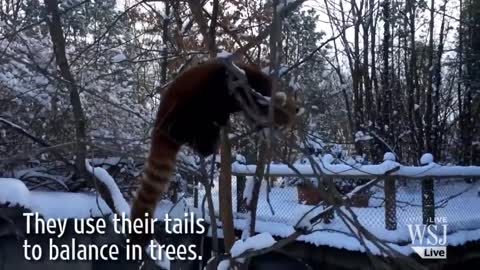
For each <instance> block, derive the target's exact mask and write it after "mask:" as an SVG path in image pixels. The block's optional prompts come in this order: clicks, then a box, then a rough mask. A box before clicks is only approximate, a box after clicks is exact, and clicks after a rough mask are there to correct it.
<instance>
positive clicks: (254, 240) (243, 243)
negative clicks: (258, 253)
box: [230, 232, 277, 258]
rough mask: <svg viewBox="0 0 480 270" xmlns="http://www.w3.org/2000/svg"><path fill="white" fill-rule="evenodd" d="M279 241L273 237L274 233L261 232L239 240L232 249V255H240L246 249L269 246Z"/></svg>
mask: <svg viewBox="0 0 480 270" xmlns="http://www.w3.org/2000/svg"><path fill="white" fill-rule="evenodd" d="M276 242H277V241H275V239H273V237H272V235H271V234H270V233H268V232H264V233H260V234H257V235H255V236H252V237H249V238H247V239H245V240H242V239H239V240H237V241H236V242H235V243H234V244H233V246H232V249H231V250H230V254H231V255H232V257H234V258H235V257H238V256H240V255H242V253H244V252H245V251H250V250H259V249H263V248H267V247H270V246H272V245H273V244H275V243H276Z"/></svg>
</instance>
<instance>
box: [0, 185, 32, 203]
mask: <svg viewBox="0 0 480 270" xmlns="http://www.w3.org/2000/svg"><path fill="white" fill-rule="evenodd" d="M0 186H1V187H2V188H1V189H0V204H6V203H10V205H11V206H12V205H18V206H23V207H25V208H28V207H29V206H30V194H29V191H28V188H27V187H26V186H25V184H24V183H23V182H22V181H20V180H18V179H14V178H0Z"/></svg>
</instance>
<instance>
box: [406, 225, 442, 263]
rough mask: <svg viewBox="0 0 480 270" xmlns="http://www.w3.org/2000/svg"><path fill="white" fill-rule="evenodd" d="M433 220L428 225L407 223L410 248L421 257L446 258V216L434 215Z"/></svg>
mask: <svg viewBox="0 0 480 270" xmlns="http://www.w3.org/2000/svg"><path fill="white" fill-rule="evenodd" d="M434 221H435V224H430V225H427V224H407V226H408V231H409V233H410V239H411V240H412V249H413V250H414V251H415V252H416V253H417V254H418V255H419V256H420V257H421V258H422V259H446V258H447V224H446V223H447V218H445V217H436V218H435V220H434ZM431 223H433V222H431Z"/></svg>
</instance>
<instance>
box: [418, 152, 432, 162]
mask: <svg viewBox="0 0 480 270" xmlns="http://www.w3.org/2000/svg"><path fill="white" fill-rule="evenodd" d="M430 163H433V155H432V154H430V153H426V154H423V155H422V157H421V158H420V164H422V165H428V164H430Z"/></svg>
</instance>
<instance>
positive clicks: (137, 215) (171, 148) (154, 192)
mask: <svg viewBox="0 0 480 270" xmlns="http://www.w3.org/2000/svg"><path fill="white" fill-rule="evenodd" d="M179 150H180V145H179V144H178V143H176V142H175V141H173V140H172V139H171V138H170V137H168V136H167V135H163V134H155V135H154V136H153V138H152V144H151V149H150V154H149V156H148V159H147V162H146V164H145V169H144V172H143V175H142V177H141V184H140V188H139V189H138V191H137V194H136V197H135V199H134V201H133V205H132V209H131V215H130V218H131V220H132V222H134V221H135V220H136V219H142V221H143V224H144V225H143V226H142V227H143V228H145V227H146V226H145V222H147V221H149V219H150V218H153V216H154V212H155V208H156V206H157V202H158V201H159V199H160V197H161V195H162V194H163V193H165V192H167V190H168V186H169V183H170V177H171V176H172V174H173V172H174V170H175V160H176V156H177V153H178V151H179ZM146 214H148V218H147V217H146ZM152 237H153V235H151V234H148V233H142V234H133V235H131V240H132V243H133V244H138V245H142V246H146V245H147V244H149V241H150V240H151V239H152Z"/></svg>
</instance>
